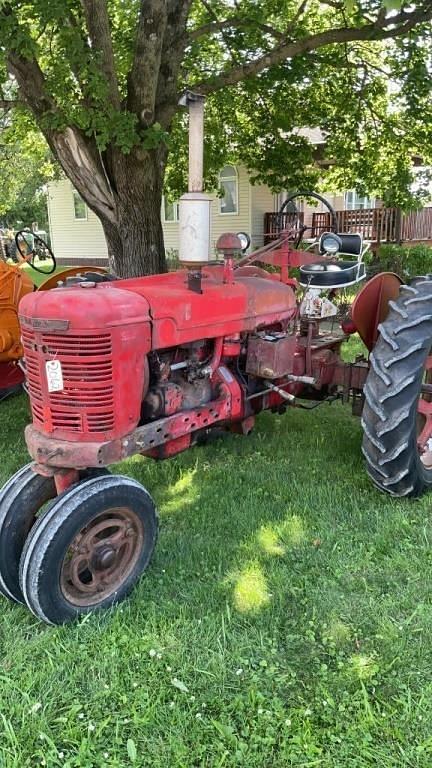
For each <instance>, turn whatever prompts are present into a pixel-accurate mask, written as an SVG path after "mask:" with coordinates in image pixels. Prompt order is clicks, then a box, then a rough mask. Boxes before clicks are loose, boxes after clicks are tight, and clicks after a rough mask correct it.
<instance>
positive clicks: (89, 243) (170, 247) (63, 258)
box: [48, 165, 279, 265]
mask: <svg viewBox="0 0 432 768" xmlns="http://www.w3.org/2000/svg"><path fill="white" fill-rule="evenodd" d="M219 179H220V184H221V188H222V189H223V192H224V194H223V196H222V197H219V196H218V195H217V193H216V192H215V193H214V194H213V195H211V197H212V203H211V216H210V227H211V231H210V242H211V244H212V246H213V248H214V247H215V244H216V241H217V239H218V237H219V235H221V234H222V233H223V232H247V233H248V234H249V235H250V237H251V246H252V248H257V247H259V246H260V245H263V243H264V234H265V232H264V224H265V214H266V213H268V212H275V211H277V210H278V205H279V196H278V195H274V194H273V193H272V192H271V191H270V189H269V188H268V187H266V186H264V185H256V186H253V185H252V184H251V183H250V181H249V176H248V173H247V171H246V169H245V168H243V167H242V166H234V165H227V166H225V167H224V168H223V169H222V170H221V172H220V175H219ZM48 217H49V223H50V235H51V244H52V247H53V251H54V253H55V255H56V258H57V259H58V261H59V263H64V264H71V265H73V264H80V263H82V262H85V261H87V260H88V261H91V262H92V263H93V264H104V263H106V260H107V246H106V242H105V238H104V234H103V230H102V226H101V224H100V222H99V219H98V218H97V216H96V215H95V214H94V213H93V211H91V210H90V209H89V208H88V207H87V205H86V204H85V202H84V201H83V200H82V198H81V197H80V195H79V194H78V192H76V191H75V190H74V188H73V187H72V184H71V183H70V181H68V180H67V179H64V180H61V181H56V182H51V183H50V184H49V185H48ZM162 226H163V232H164V239H165V249H166V251H167V253H168V255H169V254H170V252H173V251H178V248H179V225H178V203H171V202H169V201H168V200H167V199H166V198H164V199H163V203H162Z"/></svg>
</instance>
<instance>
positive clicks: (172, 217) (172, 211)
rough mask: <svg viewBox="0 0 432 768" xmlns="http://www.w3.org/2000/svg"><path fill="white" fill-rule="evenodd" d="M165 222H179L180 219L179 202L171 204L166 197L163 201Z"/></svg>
mask: <svg viewBox="0 0 432 768" xmlns="http://www.w3.org/2000/svg"><path fill="white" fill-rule="evenodd" d="M162 209H163V220H164V221H165V222H170V221H178V217H179V204H178V203H177V202H174V203H171V202H170V201H169V200H167V198H166V197H165V196H164V197H163V200H162Z"/></svg>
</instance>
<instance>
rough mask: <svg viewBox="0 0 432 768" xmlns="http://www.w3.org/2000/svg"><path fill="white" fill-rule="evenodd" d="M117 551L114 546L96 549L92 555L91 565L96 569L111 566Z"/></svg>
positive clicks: (100, 569)
mask: <svg viewBox="0 0 432 768" xmlns="http://www.w3.org/2000/svg"><path fill="white" fill-rule="evenodd" d="M116 555H117V551H116V550H115V549H114V547H110V546H105V547H100V548H99V549H97V550H96V551H95V553H94V555H93V557H92V565H93V567H94V569H95V570H96V571H104V570H106V569H107V568H111V566H113V565H114V563H115V561H116Z"/></svg>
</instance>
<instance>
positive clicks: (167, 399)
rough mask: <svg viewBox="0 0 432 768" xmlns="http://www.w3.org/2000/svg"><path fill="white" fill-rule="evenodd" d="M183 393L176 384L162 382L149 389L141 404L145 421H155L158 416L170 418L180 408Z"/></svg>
mask: <svg viewBox="0 0 432 768" xmlns="http://www.w3.org/2000/svg"><path fill="white" fill-rule="evenodd" d="M182 402H183V392H182V389H181V387H180V386H179V385H178V384H174V383H173V382H164V383H163V384H158V385H157V386H155V387H151V388H150V389H149V391H148V392H147V395H146V397H145V399H144V402H143V416H144V418H145V419H148V420H151V419H157V418H159V417H160V416H172V414H173V413H176V412H177V411H179V410H180V408H181V407H182Z"/></svg>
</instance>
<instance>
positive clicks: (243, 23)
mask: <svg viewBox="0 0 432 768" xmlns="http://www.w3.org/2000/svg"><path fill="white" fill-rule="evenodd" d="M252 27H255V28H256V29H259V30H260V31H261V32H264V34H266V35H271V37H273V38H274V39H275V40H279V41H282V40H283V39H284V36H285V34H284V32H279V30H278V29H275V28H274V27H271V26H270V25H269V24H261V23H259V22H256V21H252V20H249V19H237V18H235V17H234V16H233V17H232V18H231V19H224V20H223V21H209V22H208V24H203V25H202V27H197V28H196V29H192V30H191V32H190V33H189V35H188V42H189V43H191V42H193V41H194V40H198V39H199V38H200V37H204V36H205V35H214V34H216V33H217V32H221V31H223V30H224V29H248V28H252Z"/></svg>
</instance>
